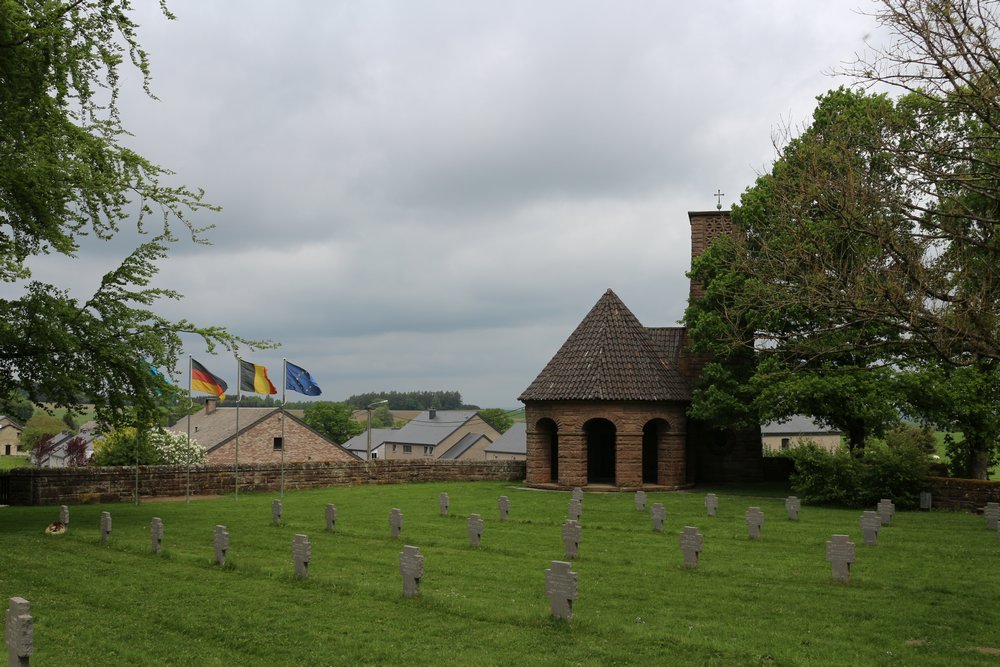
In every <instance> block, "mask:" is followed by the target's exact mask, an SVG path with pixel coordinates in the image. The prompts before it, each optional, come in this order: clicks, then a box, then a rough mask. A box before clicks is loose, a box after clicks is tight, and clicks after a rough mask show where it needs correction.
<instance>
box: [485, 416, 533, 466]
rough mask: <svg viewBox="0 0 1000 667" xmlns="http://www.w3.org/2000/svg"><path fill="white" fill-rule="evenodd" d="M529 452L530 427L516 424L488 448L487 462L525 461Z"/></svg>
mask: <svg viewBox="0 0 1000 667" xmlns="http://www.w3.org/2000/svg"><path fill="white" fill-rule="evenodd" d="M527 452H528V426H527V424H525V423H524V422H514V425H513V426H511V427H510V428H509V429H507V430H506V431H504V432H503V433H501V434H500V437H499V438H497V439H496V440H495V441H494V442H493V444H491V445H489V446H488V447H487V448H486V460H487V461H524V460H525V458H527Z"/></svg>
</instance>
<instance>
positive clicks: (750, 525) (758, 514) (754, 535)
mask: <svg viewBox="0 0 1000 667" xmlns="http://www.w3.org/2000/svg"><path fill="white" fill-rule="evenodd" d="M743 516H744V518H745V519H746V522H747V533H748V534H749V535H750V539H751V540H759V539H760V527H761V526H763V525H764V513H763V512H762V511H761V510H760V508H759V507H751V508H749V509H748V510H747V511H746V514H744V515H743Z"/></svg>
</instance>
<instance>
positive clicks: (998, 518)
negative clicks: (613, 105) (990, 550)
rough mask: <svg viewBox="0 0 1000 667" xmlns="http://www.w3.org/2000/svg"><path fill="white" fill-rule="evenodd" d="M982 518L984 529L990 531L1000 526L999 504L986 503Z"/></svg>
mask: <svg viewBox="0 0 1000 667" xmlns="http://www.w3.org/2000/svg"><path fill="white" fill-rule="evenodd" d="M983 516H984V517H986V527H987V528H989V529H990V530H996V529H997V526H998V525H1000V503H993V502H990V503H986V507H985V509H983Z"/></svg>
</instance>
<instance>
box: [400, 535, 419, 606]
mask: <svg viewBox="0 0 1000 667" xmlns="http://www.w3.org/2000/svg"><path fill="white" fill-rule="evenodd" d="M399 573H400V574H401V575H403V595H404V596H405V597H408V598H412V597H416V596H418V595H420V578H421V577H423V576H424V557H423V556H421V555H420V549H418V548H417V547H411V546H409V545H407V546H404V547H403V551H402V552H401V553H400V554H399Z"/></svg>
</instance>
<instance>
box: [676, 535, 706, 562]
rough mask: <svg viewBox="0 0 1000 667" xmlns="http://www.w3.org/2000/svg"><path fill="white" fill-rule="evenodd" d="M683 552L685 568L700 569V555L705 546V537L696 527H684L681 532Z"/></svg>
mask: <svg viewBox="0 0 1000 667" xmlns="http://www.w3.org/2000/svg"><path fill="white" fill-rule="evenodd" d="M680 543H681V551H682V552H683V553H684V567H687V568H696V567H698V554H699V553H701V549H702V547H704V546H705V536H704V535H702V534H701V533H699V532H698V529H697V528H695V527H694V526H684V530H682V531H681V538H680Z"/></svg>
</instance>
